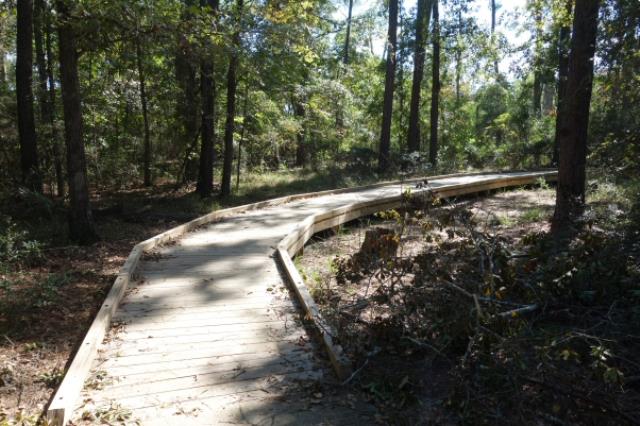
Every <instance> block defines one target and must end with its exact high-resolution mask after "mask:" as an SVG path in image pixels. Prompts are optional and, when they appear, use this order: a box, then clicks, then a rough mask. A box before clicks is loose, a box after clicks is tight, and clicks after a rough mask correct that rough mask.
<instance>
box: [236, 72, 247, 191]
mask: <svg viewBox="0 0 640 426" xmlns="http://www.w3.org/2000/svg"><path fill="white" fill-rule="evenodd" d="M248 102H249V85H248V84H247V83H246V82H245V89H244V101H243V103H242V130H241V131H240V140H239V141H238V164H237V165H236V193H237V192H238V190H239V189H240V166H241V164H242V143H243V142H244V134H245V132H246V130H247V103H248Z"/></svg>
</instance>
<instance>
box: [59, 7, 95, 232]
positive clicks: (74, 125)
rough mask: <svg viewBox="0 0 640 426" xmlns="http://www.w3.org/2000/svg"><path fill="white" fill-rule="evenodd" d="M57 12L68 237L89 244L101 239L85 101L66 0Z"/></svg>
mask: <svg viewBox="0 0 640 426" xmlns="http://www.w3.org/2000/svg"><path fill="white" fill-rule="evenodd" d="M56 8H57V12H58V17H59V22H58V43H59V55H60V57H59V61H60V84H61V87H62V105H63V110H64V128H65V141H66V146H67V176H68V183H69V198H70V204H71V205H70V210H69V237H70V238H71V240H73V241H77V242H79V243H82V244H89V243H92V242H94V241H96V240H97V239H98V236H97V234H96V231H95V226H94V223H93V216H92V214H91V205H90V202H89V185H88V182H87V167H86V160H85V153H84V141H83V136H82V126H83V124H82V103H81V100H80V80H79V78H78V52H77V49H76V38H75V34H74V32H73V27H72V25H71V23H70V22H69V18H70V13H69V10H68V9H67V4H66V1H65V0H56Z"/></svg>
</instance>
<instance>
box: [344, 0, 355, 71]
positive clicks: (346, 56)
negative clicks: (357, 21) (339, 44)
mask: <svg viewBox="0 0 640 426" xmlns="http://www.w3.org/2000/svg"><path fill="white" fill-rule="evenodd" d="M352 14H353V0H349V13H348V16H347V34H346V36H345V39H344V56H343V58H342V63H344V64H345V65H347V64H348V63H349V43H350V41H351V16H352Z"/></svg>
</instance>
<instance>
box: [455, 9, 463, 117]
mask: <svg viewBox="0 0 640 426" xmlns="http://www.w3.org/2000/svg"><path fill="white" fill-rule="evenodd" d="M456 17H457V21H458V29H457V30H458V34H457V35H458V36H457V37H456V49H455V61H456V113H457V112H458V107H459V106H460V74H462V46H461V45H460V32H461V31H462V10H461V9H460V8H458V11H457V16H456Z"/></svg>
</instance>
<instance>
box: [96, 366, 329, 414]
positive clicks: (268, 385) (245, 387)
mask: <svg viewBox="0 0 640 426" xmlns="http://www.w3.org/2000/svg"><path fill="white" fill-rule="evenodd" d="M320 377H322V372H321V371H317V370H308V371H302V372H299V371H292V372H288V373H281V374H271V375H265V376H262V377H257V378H252V379H251V380H241V379H239V380H236V381H227V382H223V383H220V384H219V385H217V386H211V385H204V386H199V385H198V384H195V385H193V386H190V387H185V388H181V389H177V390H169V391H163V392H155V393H153V392H148V393H145V394H142V395H124V396H120V397H119V398H118V399H117V401H118V403H120V404H122V406H123V407H126V408H129V409H131V410H139V409H142V408H146V407H155V406H161V405H166V404H173V405H174V406H175V405H176V404H180V403H184V402H191V401H196V400H201V399H204V398H206V399H211V398H217V397H221V396H227V395H237V394H240V393H244V392H249V391H259V390H261V391H263V392H270V391H271V390H272V389H273V390H276V391H277V388H278V386H279V385H281V384H283V383H284V382H291V381H293V380H309V379H316V380H317V379H319V378H320ZM111 400H112V399H111V398H104V399H102V400H100V399H96V400H95V404H96V405H98V406H99V405H101V404H104V405H109V403H110V402H111Z"/></svg>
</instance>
